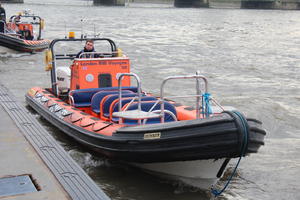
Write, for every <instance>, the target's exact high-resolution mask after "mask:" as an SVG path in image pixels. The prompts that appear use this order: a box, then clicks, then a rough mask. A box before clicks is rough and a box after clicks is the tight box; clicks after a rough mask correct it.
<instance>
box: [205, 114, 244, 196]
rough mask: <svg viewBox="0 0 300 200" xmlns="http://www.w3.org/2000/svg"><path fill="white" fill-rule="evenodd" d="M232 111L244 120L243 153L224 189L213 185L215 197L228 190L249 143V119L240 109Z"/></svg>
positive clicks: (212, 189)
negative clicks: (218, 188) (215, 187)
mask: <svg viewBox="0 0 300 200" xmlns="http://www.w3.org/2000/svg"><path fill="white" fill-rule="evenodd" d="M232 112H233V113H234V114H236V115H237V116H238V117H239V119H240V120H241V122H242V126H243V127H242V133H243V143H242V147H241V155H240V157H239V160H238V162H237V164H236V165H235V167H234V170H233V172H232V173H231V175H230V177H229V179H228V180H227V182H226V184H225V185H224V187H223V189H222V190H217V189H214V188H213V187H212V188H211V193H212V194H213V195H214V196H215V197H217V196H220V195H221V194H222V193H223V192H224V191H225V190H226V188H227V187H228V185H229V183H230V182H231V180H232V178H233V176H234V175H235V173H236V170H237V168H238V166H239V164H240V161H241V159H242V157H243V156H245V153H246V149H247V145H248V134H249V133H248V127H247V121H246V119H245V117H243V115H242V114H241V113H240V112H238V111H232Z"/></svg>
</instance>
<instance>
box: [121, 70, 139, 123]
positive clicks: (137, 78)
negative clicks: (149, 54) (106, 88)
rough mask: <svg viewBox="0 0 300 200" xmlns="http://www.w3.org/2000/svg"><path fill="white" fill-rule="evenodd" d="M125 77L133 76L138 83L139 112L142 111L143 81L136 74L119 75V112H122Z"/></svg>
mask: <svg viewBox="0 0 300 200" xmlns="http://www.w3.org/2000/svg"><path fill="white" fill-rule="evenodd" d="M124 76H132V77H134V78H135V79H136V82H137V89H138V110H141V98H142V94H141V80H140V78H139V77H138V75H136V74H135V73H118V74H117V79H118V89H119V112H121V111H122V78H123V77H124ZM138 121H139V124H140V123H141V120H140V119H139V120H138ZM119 123H122V118H121V117H120V118H119Z"/></svg>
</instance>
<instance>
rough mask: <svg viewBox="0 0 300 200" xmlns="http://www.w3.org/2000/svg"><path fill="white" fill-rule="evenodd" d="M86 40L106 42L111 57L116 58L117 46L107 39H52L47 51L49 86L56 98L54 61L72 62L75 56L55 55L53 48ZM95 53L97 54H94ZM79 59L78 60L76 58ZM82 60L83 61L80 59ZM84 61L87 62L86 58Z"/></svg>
mask: <svg viewBox="0 0 300 200" xmlns="http://www.w3.org/2000/svg"><path fill="white" fill-rule="evenodd" d="M87 40H92V41H107V42H108V43H109V45H110V48H111V54H112V57H116V56H117V46H116V44H115V42H114V41H113V40H111V39H109V38H98V37H96V38H65V39H54V40H52V42H51V43H50V45H49V49H50V52H51V56H52V62H51V64H52V69H51V85H52V91H53V94H55V95H56V96H57V95H58V87H57V78H56V60H63V59H67V60H74V59H75V58H76V55H77V54H72V53H71V54H55V50H54V47H55V45H57V43H59V42H80V41H81V42H82V41H87ZM96 53H97V52H96ZM78 59H79V58H78ZM90 59H100V58H90ZM82 60H83V59H82ZM84 60H87V59H86V58H85V59H84Z"/></svg>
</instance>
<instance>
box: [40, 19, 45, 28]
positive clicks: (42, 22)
mask: <svg viewBox="0 0 300 200" xmlns="http://www.w3.org/2000/svg"><path fill="white" fill-rule="evenodd" d="M40 26H41V29H42V30H43V29H44V28H45V20H44V19H41V22H40Z"/></svg>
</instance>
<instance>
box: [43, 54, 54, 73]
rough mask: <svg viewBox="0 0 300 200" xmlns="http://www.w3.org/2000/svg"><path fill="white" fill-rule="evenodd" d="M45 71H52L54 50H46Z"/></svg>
mask: <svg viewBox="0 0 300 200" xmlns="http://www.w3.org/2000/svg"><path fill="white" fill-rule="evenodd" d="M44 61H45V64H46V66H45V71H50V70H52V52H51V50H46V51H45V60H44Z"/></svg>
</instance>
